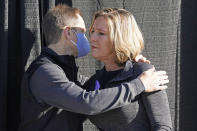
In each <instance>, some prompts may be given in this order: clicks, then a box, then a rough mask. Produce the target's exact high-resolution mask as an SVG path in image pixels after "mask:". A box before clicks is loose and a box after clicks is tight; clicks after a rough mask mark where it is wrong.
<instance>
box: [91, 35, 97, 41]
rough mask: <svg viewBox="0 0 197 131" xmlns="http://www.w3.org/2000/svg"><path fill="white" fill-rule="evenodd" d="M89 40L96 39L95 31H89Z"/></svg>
mask: <svg viewBox="0 0 197 131" xmlns="http://www.w3.org/2000/svg"><path fill="white" fill-rule="evenodd" d="M90 41H96V35H95V33H91V35H90Z"/></svg>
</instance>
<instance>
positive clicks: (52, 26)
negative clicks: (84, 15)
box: [42, 4, 81, 46]
mask: <svg viewBox="0 0 197 131" xmlns="http://www.w3.org/2000/svg"><path fill="white" fill-rule="evenodd" d="M77 15H81V12H80V10H79V9H78V8H72V7H69V6H68V5H65V4H59V5H57V6H56V7H55V8H51V9H50V10H49V11H48V12H47V13H46V15H45V16H44V19H43V24H42V27H43V33H44V37H45V42H46V46H48V45H50V44H55V43H57V42H58V41H59V40H60V38H61V34H62V31H63V28H64V27H65V26H72V21H73V20H75V19H77Z"/></svg>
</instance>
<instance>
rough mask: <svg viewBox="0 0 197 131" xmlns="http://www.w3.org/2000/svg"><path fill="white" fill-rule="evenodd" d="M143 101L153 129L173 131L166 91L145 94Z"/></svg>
mask: <svg viewBox="0 0 197 131" xmlns="http://www.w3.org/2000/svg"><path fill="white" fill-rule="evenodd" d="M142 99H143V103H144V106H145V108H146V112H147V115H148V118H149V120H150V124H151V129H152V130H153V131H172V122H171V115H170V109H169V103H168V97H167V94H166V91H165V90H162V91H157V92H152V93H143V94H142Z"/></svg>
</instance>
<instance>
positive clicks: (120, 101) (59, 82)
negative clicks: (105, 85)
mask: <svg viewBox="0 0 197 131" xmlns="http://www.w3.org/2000/svg"><path fill="white" fill-rule="evenodd" d="M30 88H31V90H32V93H33V95H34V96H35V98H36V99H37V100H38V101H39V102H44V103H47V104H49V105H53V106H56V107H59V108H62V109H65V110H68V111H72V112H76V113H82V114H88V115H93V114H98V113H101V112H105V111H108V110H111V109H114V108H118V107H120V106H124V105H127V104H129V103H130V102H131V101H132V100H133V99H135V97H136V96H137V95H139V94H140V93H141V92H143V91H144V85H143V83H142V82H141V80H140V79H135V80H133V81H131V82H127V83H124V84H122V85H121V86H119V87H114V88H109V89H103V90H97V91H90V92H87V91H86V90H83V89H82V88H81V87H79V86H77V85H76V84H75V83H73V82H71V81H69V80H68V79H67V77H66V75H65V74H64V72H63V70H62V69H61V68H59V67H58V66H57V65H55V64H45V65H42V66H40V67H39V68H38V69H37V71H36V72H35V73H34V74H33V75H32V78H31V80H30Z"/></svg>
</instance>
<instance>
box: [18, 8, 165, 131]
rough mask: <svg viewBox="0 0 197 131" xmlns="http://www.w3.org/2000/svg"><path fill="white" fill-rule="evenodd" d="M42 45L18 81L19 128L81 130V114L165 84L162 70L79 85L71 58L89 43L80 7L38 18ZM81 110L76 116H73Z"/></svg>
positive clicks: (102, 109) (110, 106)
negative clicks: (107, 83) (120, 82)
mask: <svg viewBox="0 0 197 131" xmlns="http://www.w3.org/2000/svg"><path fill="white" fill-rule="evenodd" d="M43 29H44V36H45V40H46V44H47V48H44V49H43V50H42V52H41V55H40V56H39V57H38V58H37V59H36V60H35V61H34V62H33V63H32V64H31V65H30V67H29V68H28V70H27V71H26V72H25V75H24V78H23V82H22V89H21V90H22V97H21V124H20V126H19V131H55V130H56V131H80V130H82V124H81V123H82V120H83V117H82V115H80V114H88V115H93V114H98V113H102V112H105V111H108V110H111V109H114V108H118V107H120V106H124V105H127V104H129V103H130V102H131V101H132V100H134V99H135V97H136V96H137V95H139V94H140V93H142V92H143V91H146V92H151V91H155V90H160V89H165V88H167V86H166V85H161V84H166V83H168V79H167V76H166V75H165V72H162V71H160V72H154V69H151V70H149V71H146V72H144V73H143V74H142V75H141V76H140V77H139V78H138V79H135V80H133V81H131V82H128V83H125V84H124V85H125V87H122V86H119V87H114V88H109V89H104V90H96V91H92V92H87V91H86V90H84V89H82V88H81V86H82V84H83V83H84V82H85V81H86V78H85V77H83V76H80V75H78V69H77V67H76V64H75V59H74V58H75V57H81V56H84V55H87V54H88V52H89V50H90V47H89V43H88V40H87V39H86V37H85V35H84V32H85V31H86V28H85V23H84V21H83V19H82V17H81V14H80V11H79V9H76V8H71V7H68V6H66V5H58V6H56V7H55V8H52V9H50V10H49V11H48V12H47V14H46V15H45V17H44V20H43ZM77 113H80V114H77Z"/></svg>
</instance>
